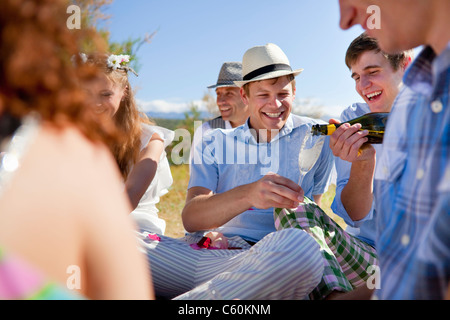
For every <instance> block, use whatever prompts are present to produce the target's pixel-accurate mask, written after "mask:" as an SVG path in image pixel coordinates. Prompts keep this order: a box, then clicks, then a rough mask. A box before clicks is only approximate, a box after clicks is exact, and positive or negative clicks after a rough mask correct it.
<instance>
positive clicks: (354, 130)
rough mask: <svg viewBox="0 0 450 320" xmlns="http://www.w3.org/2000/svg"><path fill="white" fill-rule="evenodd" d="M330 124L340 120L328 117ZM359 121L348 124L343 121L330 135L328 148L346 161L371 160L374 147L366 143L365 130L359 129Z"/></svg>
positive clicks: (337, 122)
mask: <svg viewBox="0 0 450 320" xmlns="http://www.w3.org/2000/svg"><path fill="white" fill-rule="evenodd" d="M329 123H330V124H339V123H340V121H338V120H336V119H330V121H329ZM360 129H361V125H360V124H359V123H357V124H354V125H352V126H351V125H350V124H348V123H344V124H343V125H341V126H340V127H339V128H337V129H336V131H335V132H334V133H333V134H332V135H331V137H330V148H331V150H332V151H333V154H334V155H335V156H336V157H339V158H341V159H342V160H345V161H348V162H355V161H365V160H372V159H373V158H374V156H375V148H374V147H373V146H372V145H370V144H368V143H366V142H367V140H368V139H367V138H366V136H367V134H368V132H367V131H366V130H364V131H360Z"/></svg>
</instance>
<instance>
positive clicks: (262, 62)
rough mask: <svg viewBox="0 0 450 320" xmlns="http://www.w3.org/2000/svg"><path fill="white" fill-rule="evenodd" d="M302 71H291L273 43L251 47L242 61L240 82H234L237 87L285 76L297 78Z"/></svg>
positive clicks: (286, 60)
mask: <svg viewBox="0 0 450 320" xmlns="http://www.w3.org/2000/svg"><path fill="white" fill-rule="evenodd" d="M302 71H303V69H297V70H292V68H291V65H290V63H289V59H288V58H287V56H286V54H285V53H284V52H283V51H282V50H281V48H280V47H278V46H277V45H275V44H273V43H268V44H266V45H265V46H256V47H253V48H251V49H249V50H247V52H246V53H245V54H244V57H243V59H242V74H243V78H242V81H234V83H235V84H236V85H237V86H238V87H242V86H244V85H245V84H247V83H249V82H254V81H261V80H267V79H273V78H278V77H282V76H287V75H291V74H292V75H294V76H298V75H299V74H300V73H301V72H302Z"/></svg>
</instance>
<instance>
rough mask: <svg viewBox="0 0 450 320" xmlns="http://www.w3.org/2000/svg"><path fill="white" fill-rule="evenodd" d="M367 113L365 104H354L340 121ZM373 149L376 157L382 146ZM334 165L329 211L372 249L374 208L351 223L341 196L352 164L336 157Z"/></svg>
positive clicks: (347, 229)
mask: <svg viewBox="0 0 450 320" xmlns="http://www.w3.org/2000/svg"><path fill="white" fill-rule="evenodd" d="M369 112H371V111H370V108H369V106H368V105H367V103H354V104H353V105H351V106H350V107H348V108H347V109H345V110H344V111H343V112H342V113H341V116H340V121H341V122H346V121H349V120H352V119H354V118H357V117H360V116H362V115H365V114H366V113H369ZM373 147H374V148H375V151H376V154H377V155H378V154H379V153H380V152H381V149H382V145H381V144H374V145H373ZM335 163H336V173H337V178H336V196H335V197H334V200H333V203H332V204H331V210H333V212H334V213H335V214H337V215H338V216H340V217H341V218H343V219H344V221H345V223H346V224H347V228H346V229H345V231H347V232H348V233H349V234H351V235H353V236H355V237H357V238H359V239H361V240H363V241H365V242H366V243H368V244H370V245H371V246H372V247H374V246H375V237H376V223H375V217H376V214H375V210H374V206H373V205H372V208H371V209H370V211H369V212H368V213H367V215H366V216H365V217H364V219H361V220H358V221H353V220H352V218H350V216H349V215H348V213H347V210H345V207H344V205H343V204H342V201H341V194H342V190H343V189H344V187H345V186H346V185H347V182H348V179H349V178H350V171H351V168H352V163H351V162H348V161H344V160H342V159H340V158H338V157H336V158H335ZM374 202H375V199H374Z"/></svg>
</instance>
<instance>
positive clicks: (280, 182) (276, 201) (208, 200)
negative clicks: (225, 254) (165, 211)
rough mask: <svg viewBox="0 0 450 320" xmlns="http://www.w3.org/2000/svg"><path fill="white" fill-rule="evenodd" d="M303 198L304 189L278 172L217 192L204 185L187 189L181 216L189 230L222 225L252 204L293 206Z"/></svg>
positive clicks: (263, 207) (261, 206) (269, 206)
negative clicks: (277, 173) (203, 186)
mask: <svg viewBox="0 0 450 320" xmlns="http://www.w3.org/2000/svg"><path fill="white" fill-rule="evenodd" d="M300 201H303V190H302V189H301V188H300V186H298V185H297V184H296V183H294V182H292V181H291V180H289V179H286V178H284V177H282V176H279V175H276V174H268V175H266V176H264V177H263V178H262V179H260V180H258V181H256V182H254V183H250V184H247V185H242V186H239V187H236V188H234V189H232V190H229V191H227V192H224V193H220V194H214V193H212V191H211V190H208V189H206V188H202V187H193V188H191V189H189V190H188V194H187V198H186V205H185V207H184V209H183V213H182V218H183V223H184V227H185V229H186V231H188V232H195V231H200V230H209V229H213V228H217V227H219V226H222V225H223V224H225V223H226V222H228V221H230V220H231V219H233V218H234V217H236V216H237V215H239V214H241V213H242V212H244V211H246V210H248V209H249V208H251V207H255V208H259V209H267V208H271V207H279V208H292V207H296V206H298V204H299V202H300Z"/></svg>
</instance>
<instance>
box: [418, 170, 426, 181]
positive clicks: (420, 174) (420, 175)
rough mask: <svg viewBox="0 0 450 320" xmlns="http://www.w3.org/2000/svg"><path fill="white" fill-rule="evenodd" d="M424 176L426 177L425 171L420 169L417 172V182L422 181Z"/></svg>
mask: <svg viewBox="0 0 450 320" xmlns="http://www.w3.org/2000/svg"><path fill="white" fill-rule="evenodd" d="M424 175H425V171H423V169H418V170H417V172H416V178H417V180H422V178H423V176H424Z"/></svg>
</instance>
